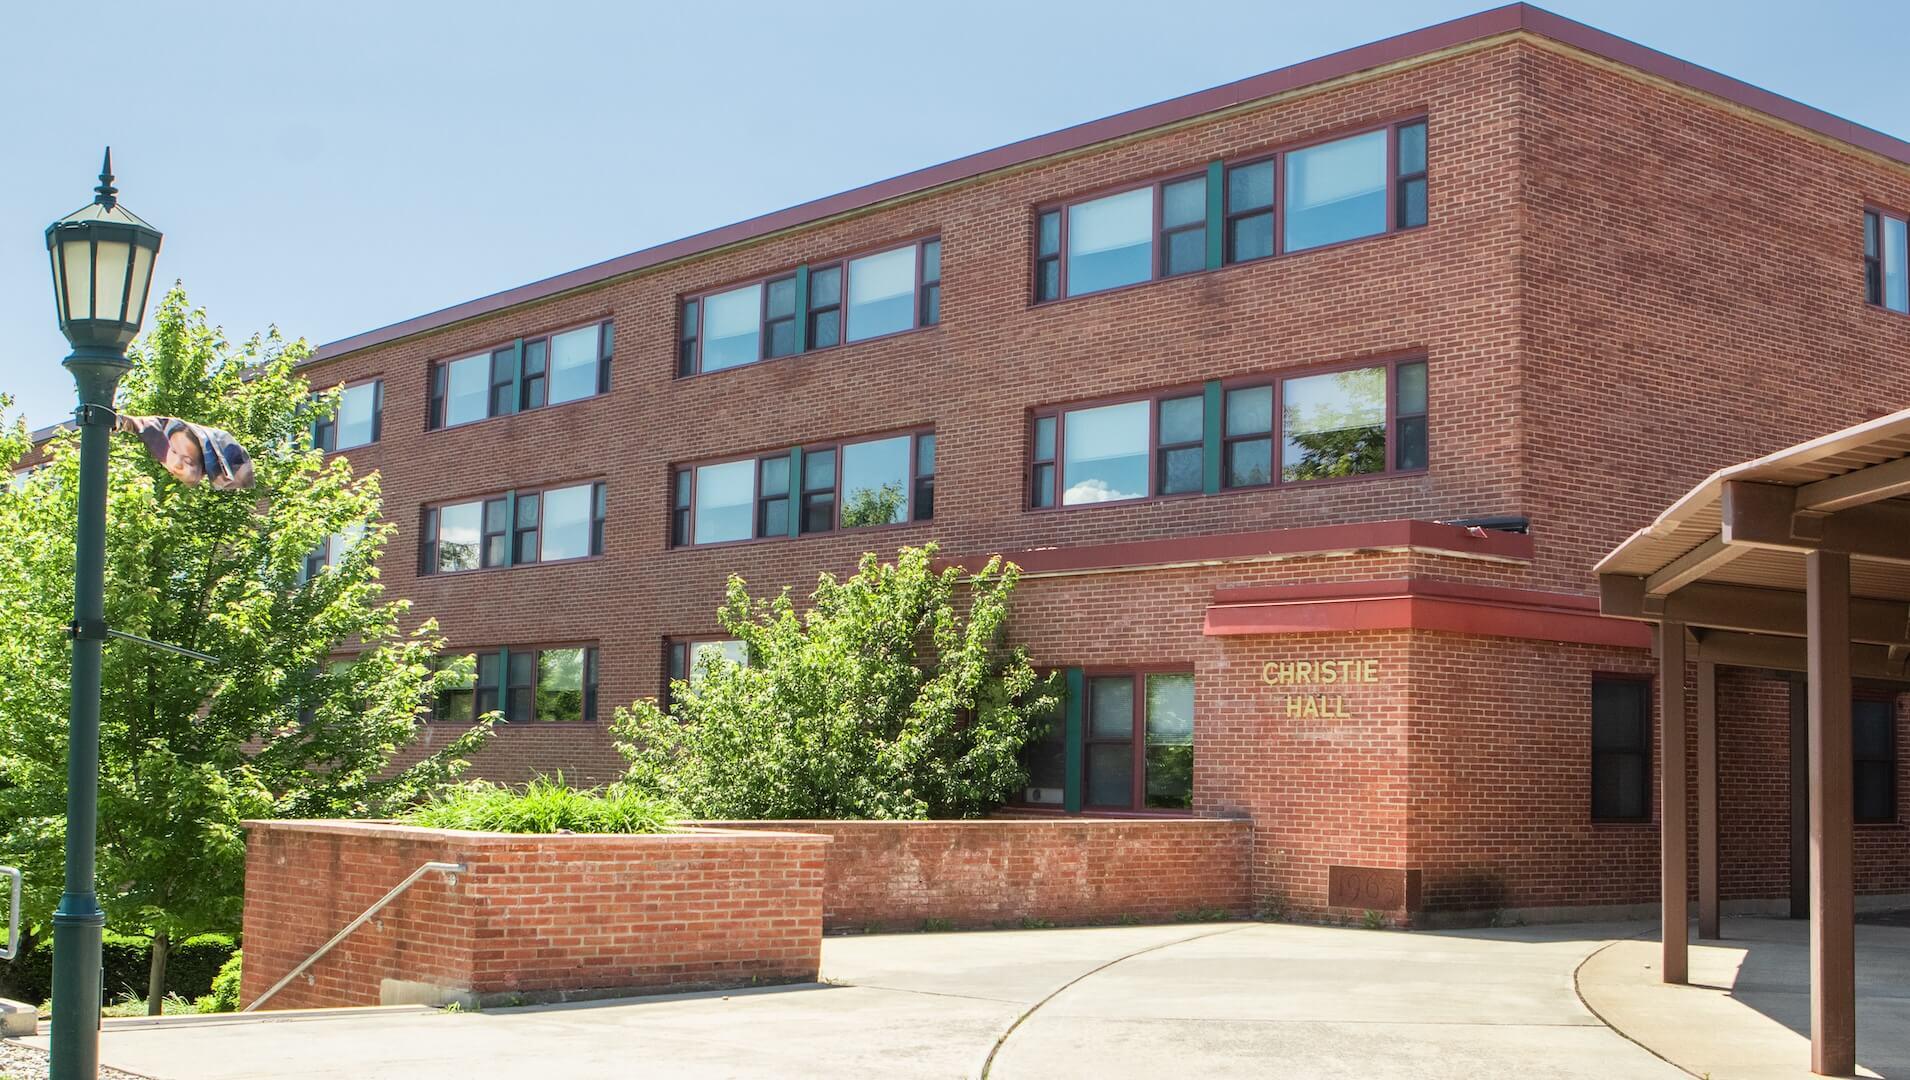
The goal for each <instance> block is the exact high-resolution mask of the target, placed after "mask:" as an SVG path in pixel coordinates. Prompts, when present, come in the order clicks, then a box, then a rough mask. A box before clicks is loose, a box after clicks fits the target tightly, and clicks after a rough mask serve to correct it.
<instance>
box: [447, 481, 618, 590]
mask: <svg viewBox="0 0 1910 1080" xmlns="http://www.w3.org/2000/svg"><path fill="white" fill-rule="evenodd" d="M606 509H607V498H606V495H605V486H604V484H603V483H602V482H601V481H599V482H597V483H593V484H574V485H571V486H568V487H560V488H547V489H544V490H542V491H507V492H505V493H504V494H502V495H497V496H493V497H491V498H488V499H474V500H471V501H469V502H461V503H452V504H449V505H446V506H435V507H426V508H425V510H424V520H423V523H422V525H421V527H420V531H419V536H420V542H419V553H418V572H419V573H421V574H455V573H460V572H462V571H465V570H478V569H482V568H486V567H493V566H520V565H524V564H527V563H536V562H558V561H561V560H564V559H581V558H585V557H587V556H590V555H602V554H603V547H604V514H605V510H606Z"/></svg>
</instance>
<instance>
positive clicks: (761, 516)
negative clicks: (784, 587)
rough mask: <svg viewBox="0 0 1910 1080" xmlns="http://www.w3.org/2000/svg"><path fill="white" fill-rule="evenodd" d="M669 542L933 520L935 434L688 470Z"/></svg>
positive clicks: (681, 475)
mask: <svg viewBox="0 0 1910 1080" xmlns="http://www.w3.org/2000/svg"><path fill="white" fill-rule="evenodd" d="M672 485H673V486H672V494H673V496H674V506H673V513H672V518H671V531H670V539H671V543H672V544H674V545H676V546H678V547H683V546H688V545H693V544H720V543H730V542H734V541H738V540H760V539H764V538H767V537H771V536H792V535H797V534H801V533H818V532H828V531H830V530H833V529H838V528H842V529H851V528H857V527H860V526H867V525H900V524H903V523H906V522H911V521H928V520H930V519H932V518H933V517H934V515H935V434H934V433H933V432H915V433H910V434H903V435H891V436H885V437H882V438H877V439H863V440H859V441H855V442H846V443H840V444H835V445H830V446H817V447H803V448H799V449H795V450H786V451H783V452H781V453H776V454H766V455H764V456H761V457H754V458H744V459H742V460H739V461H722V462H714V463H712V464H708V465H694V466H686V467H682V468H679V469H677V470H676V472H675V474H674V478H673V480H672Z"/></svg>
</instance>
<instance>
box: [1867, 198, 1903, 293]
mask: <svg viewBox="0 0 1910 1080" xmlns="http://www.w3.org/2000/svg"><path fill="white" fill-rule="evenodd" d="M1888 221H1895V222H1901V223H1903V224H1904V227H1905V230H1906V231H1910V213H1904V212H1901V211H1897V210H1892V209H1890V208H1889V207H1887V206H1881V205H1878V204H1876V203H1866V204H1865V205H1864V302H1865V303H1866V304H1868V305H1870V306H1871V307H1874V308H1877V309H1878V310H1880V311H1888V312H1890V313H1892V314H1894V315H1910V311H1906V310H1901V309H1898V308H1893V307H1891V306H1890V299H1889V297H1888V296H1887V295H1886V294H1885V288H1886V286H1885V283H1884V282H1885V278H1886V277H1887V276H1888V275H1889V273H1890V271H1891V270H1892V269H1893V268H1894V269H1898V270H1901V271H1902V272H1903V273H1906V274H1910V266H1904V267H1894V266H1893V264H1892V263H1891V262H1890V259H1889V248H1888V246H1887V245H1886V244H1885V243H1884V234H1885V229H1884V223H1885V222H1888ZM1906 259H1910V253H1907V254H1906Z"/></svg>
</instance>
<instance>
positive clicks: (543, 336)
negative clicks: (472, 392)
mask: <svg viewBox="0 0 1910 1080" xmlns="http://www.w3.org/2000/svg"><path fill="white" fill-rule="evenodd" d="M590 326H595V327H597V392H596V393H594V394H586V395H584V396H583V397H580V398H572V399H570V400H569V401H560V402H557V403H556V404H552V403H551V402H550V401H549V400H548V396H549V395H548V393H546V394H545V395H544V397H545V398H546V400H544V401H541V402H539V403H538V404H535V405H532V404H530V403H529V402H530V398H531V385H530V384H531V380H532V379H533V378H537V379H541V380H542V383H543V385H544V387H546V388H548V387H549V385H550V361H551V348H550V342H551V339H552V338H554V337H556V336H558V335H559V334H568V333H570V332H572V331H574V330H582V329H585V328H586V327H590ZM534 342H542V343H543V345H544V372H543V374H542V375H540V376H528V375H526V374H525V373H524V370H523V369H524V358H525V356H526V355H527V354H528V352H529V349H530V346H531V345H532V343H534ZM615 343H616V320H615V319H614V317H613V316H612V315H611V314H609V313H607V312H606V313H605V314H602V315H598V316H596V317H595V318H590V319H583V320H580V321H578V322H575V323H571V324H569V325H566V326H559V327H555V328H553V329H550V330H543V331H539V332H538V333H535V334H526V335H524V336H523V337H521V338H513V339H509V340H505V341H498V342H493V343H492V344H490V345H487V346H482V347H480V348H475V349H461V350H459V351H458V352H457V353H456V354H455V355H452V356H446V357H442V358H440V359H437V360H433V361H432V362H431V363H430V364H428V365H427V366H426V375H425V380H426V381H425V389H426V400H427V401H428V402H429V403H430V404H429V407H428V408H427V410H426V412H425V430H426V431H456V430H461V429H464V428H468V427H475V426H477V425H478V424H482V423H485V422H486V421H490V420H498V419H501V418H503V417H506V416H515V415H517V414H518V413H524V412H538V411H541V410H544V409H555V408H562V407H563V406H565V405H575V404H577V403H578V402H582V401H594V400H596V399H597V398H600V397H602V396H604V395H605V394H608V393H609V392H610V363H611V357H612V353H613V350H614V346H615ZM518 346H522V350H521V351H520V352H519V353H518V358H517V362H518V372H517V377H516V379H514V380H508V381H504V382H500V381H499V379H498V368H497V364H498V354H499V353H508V352H510V351H511V349H513V348H514V347H518ZM478 356H483V357H488V358H489V359H490V366H489V368H488V369H487V372H486V380H485V401H484V412H485V415H483V416H481V417H479V418H477V419H476V420H466V421H464V422H462V423H458V424H447V423H445V418H444V410H445V407H446V404H447V403H448V402H449V400H450V396H451V386H450V378H451V365H452V364H455V363H457V362H458V361H460V360H469V359H471V358H473V357H478ZM504 386H512V387H513V389H512V394H511V404H512V408H511V409H510V410H509V411H508V412H499V411H497V401H498V393H499V392H500V389H501V388H502V387H504Z"/></svg>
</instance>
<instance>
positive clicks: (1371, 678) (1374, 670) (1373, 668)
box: [1362, 659, 1379, 682]
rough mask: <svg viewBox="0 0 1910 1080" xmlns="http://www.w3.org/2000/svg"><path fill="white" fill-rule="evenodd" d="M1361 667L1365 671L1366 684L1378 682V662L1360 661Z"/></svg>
mask: <svg viewBox="0 0 1910 1080" xmlns="http://www.w3.org/2000/svg"><path fill="white" fill-rule="evenodd" d="M1362 666H1363V667H1364V668H1365V669H1366V681H1367V682H1378V681H1379V661H1378V660H1370V659H1369V660H1365V661H1362Z"/></svg>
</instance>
